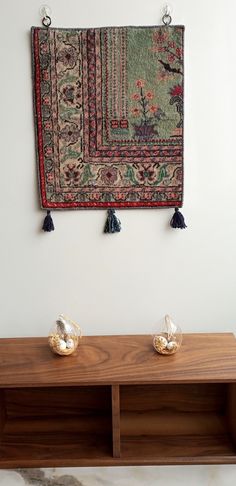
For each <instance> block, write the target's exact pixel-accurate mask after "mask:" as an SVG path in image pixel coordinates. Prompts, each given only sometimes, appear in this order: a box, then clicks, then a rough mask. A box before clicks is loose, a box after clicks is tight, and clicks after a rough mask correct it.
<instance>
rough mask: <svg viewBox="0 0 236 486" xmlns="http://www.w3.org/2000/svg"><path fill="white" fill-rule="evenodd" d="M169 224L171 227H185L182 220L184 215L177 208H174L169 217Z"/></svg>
mask: <svg viewBox="0 0 236 486" xmlns="http://www.w3.org/2000/svg"><path fill="white" fill-rule="evenodd" d="M170 225H171V228H180V229H184V228H187V226H186V224H185V221H184V217H183V215H182V213H181V212H180V211H179V208H175V212H174V214H173V216H172V218H171V221H170Z"/></svg>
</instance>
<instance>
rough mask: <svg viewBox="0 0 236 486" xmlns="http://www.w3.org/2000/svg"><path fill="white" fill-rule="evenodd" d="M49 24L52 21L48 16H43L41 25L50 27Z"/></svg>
mask: <svg viewBox="0 0 236 486" xmlns="http://www.w3.org/2000/svg"><path fill="white" fill-rule="evenodd" d="M51 23H52V19H51V17H49V15H45V17H43V18H42V24H43V26H44V27H50V25H51Z"/></svg>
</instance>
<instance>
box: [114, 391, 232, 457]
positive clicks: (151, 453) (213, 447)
mask: <svg viewBox="0 0 236 486" xmlns="http://www.w3.org/2000/svg"><path fill="white" fill-rule="evenodd" d="M232 387H233V385H230V384H224V383H207V384H204V383H201V384H177V385H176V384H173V385H171V384H170V385H166V384H160V385H141V386H140V385H127V386H126V385H124V386H121V387H120V407H121V458H122V459H123V460H124V461H128V462H129V463H132V464H135V463H136V462H137V461H142V463H143V464H158V463H160V464H178V463H179V464H188V463H191V464H194V463H195V464H199V463H201V464H204V463H218V462H225V463H227V462H234V461H235V460H236V447H235V442H234V436H233V434H232V429H233V424H232V416H231V415H232V414H231V407H232V404H231V406H230V403H231V401H232V393H231V391H232V390H231V388H232ZM234 405H236V403H235V404H234Z"/></svg>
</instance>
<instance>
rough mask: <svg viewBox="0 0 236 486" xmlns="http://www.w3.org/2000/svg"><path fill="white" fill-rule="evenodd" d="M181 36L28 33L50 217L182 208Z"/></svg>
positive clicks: (145, 30)
mask: <svg viewBox="0 0 236 486" xmlns="http://www.w3.org/2000/svg"><path fill="white" fill-rule="evenodd" d="M183 37H184V27H183V26H172V25H163V26H155V27H109V28H89V29H61V28H47V27H43V28H39V27H33V28H32V51H33V80H34V100H35V123H36V134H37V155H38V168H39V186H40V194H41V205H42V208H46V209H48V214H47V217H46V219H45V222H44V227H43V229H45V230H46V231H50V230H52V229H54V227H53V222H52V219H51V215H50V210H51V209H66V208H71V209H77V208H109V212H108V219H107V222H106V225H105V232H115V231H119V230H120V222H119V220H118V218H116V216H115V208H157V207H162V208H163V207H174V208H175V214H174V216H173V217H172V220H171V225H172V227H180V228H183V227H185V223H184V219H183V216H182V214H181V213H180V212H179V210H178V208H179V207H181V206H182V202H183V90H184V82H183V77H184V70H183V69H184V65H183V57H184V52H183V50H184V41H183Z"/></svg>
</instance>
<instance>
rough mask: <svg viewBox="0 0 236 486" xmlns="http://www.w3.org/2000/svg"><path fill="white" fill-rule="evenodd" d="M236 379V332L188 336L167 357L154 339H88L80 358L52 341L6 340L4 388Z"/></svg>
mask: <svg viewBox="0 0 236 486" xmlns="http://www.w3.org/2000/svg"><path fill="white" fill-rule="evenodd" d="M234 381H236V340H235V337H234V335H233V334H186V335H184V337H183V345H182V347H181V349H180V350H179V352H178V353H176V354H174V355H172V356H161V355H158V354H157V353H156V351H154V349H153V347H152V338H151V336H148V335H146V336H141V335H140V336H136V335H131V336H87V337H84V338H83V339H82V343H81V345H80V346H79V348H78V351H77V352H76V354H75V355H72V356H70V357H61V356H56V355H54V354H53V353H52V352H51V350H50V349H49V346H48V344H47V339H46V338H18V339H0V387H8V388H9V387H26V386H29V387H40V386H45V385H48V386H58V385H60V386H61V385H65V386H66V385H69V386H70V385H71V386H75V385H79V384H81V385H82V384H83V385H101V384H110V385H115V384H131V383H137V384H138V383H140V384H141V383H146V384H147V383H150V384H151V383H199V382H208V383H209V382H234Z"/></svg>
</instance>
